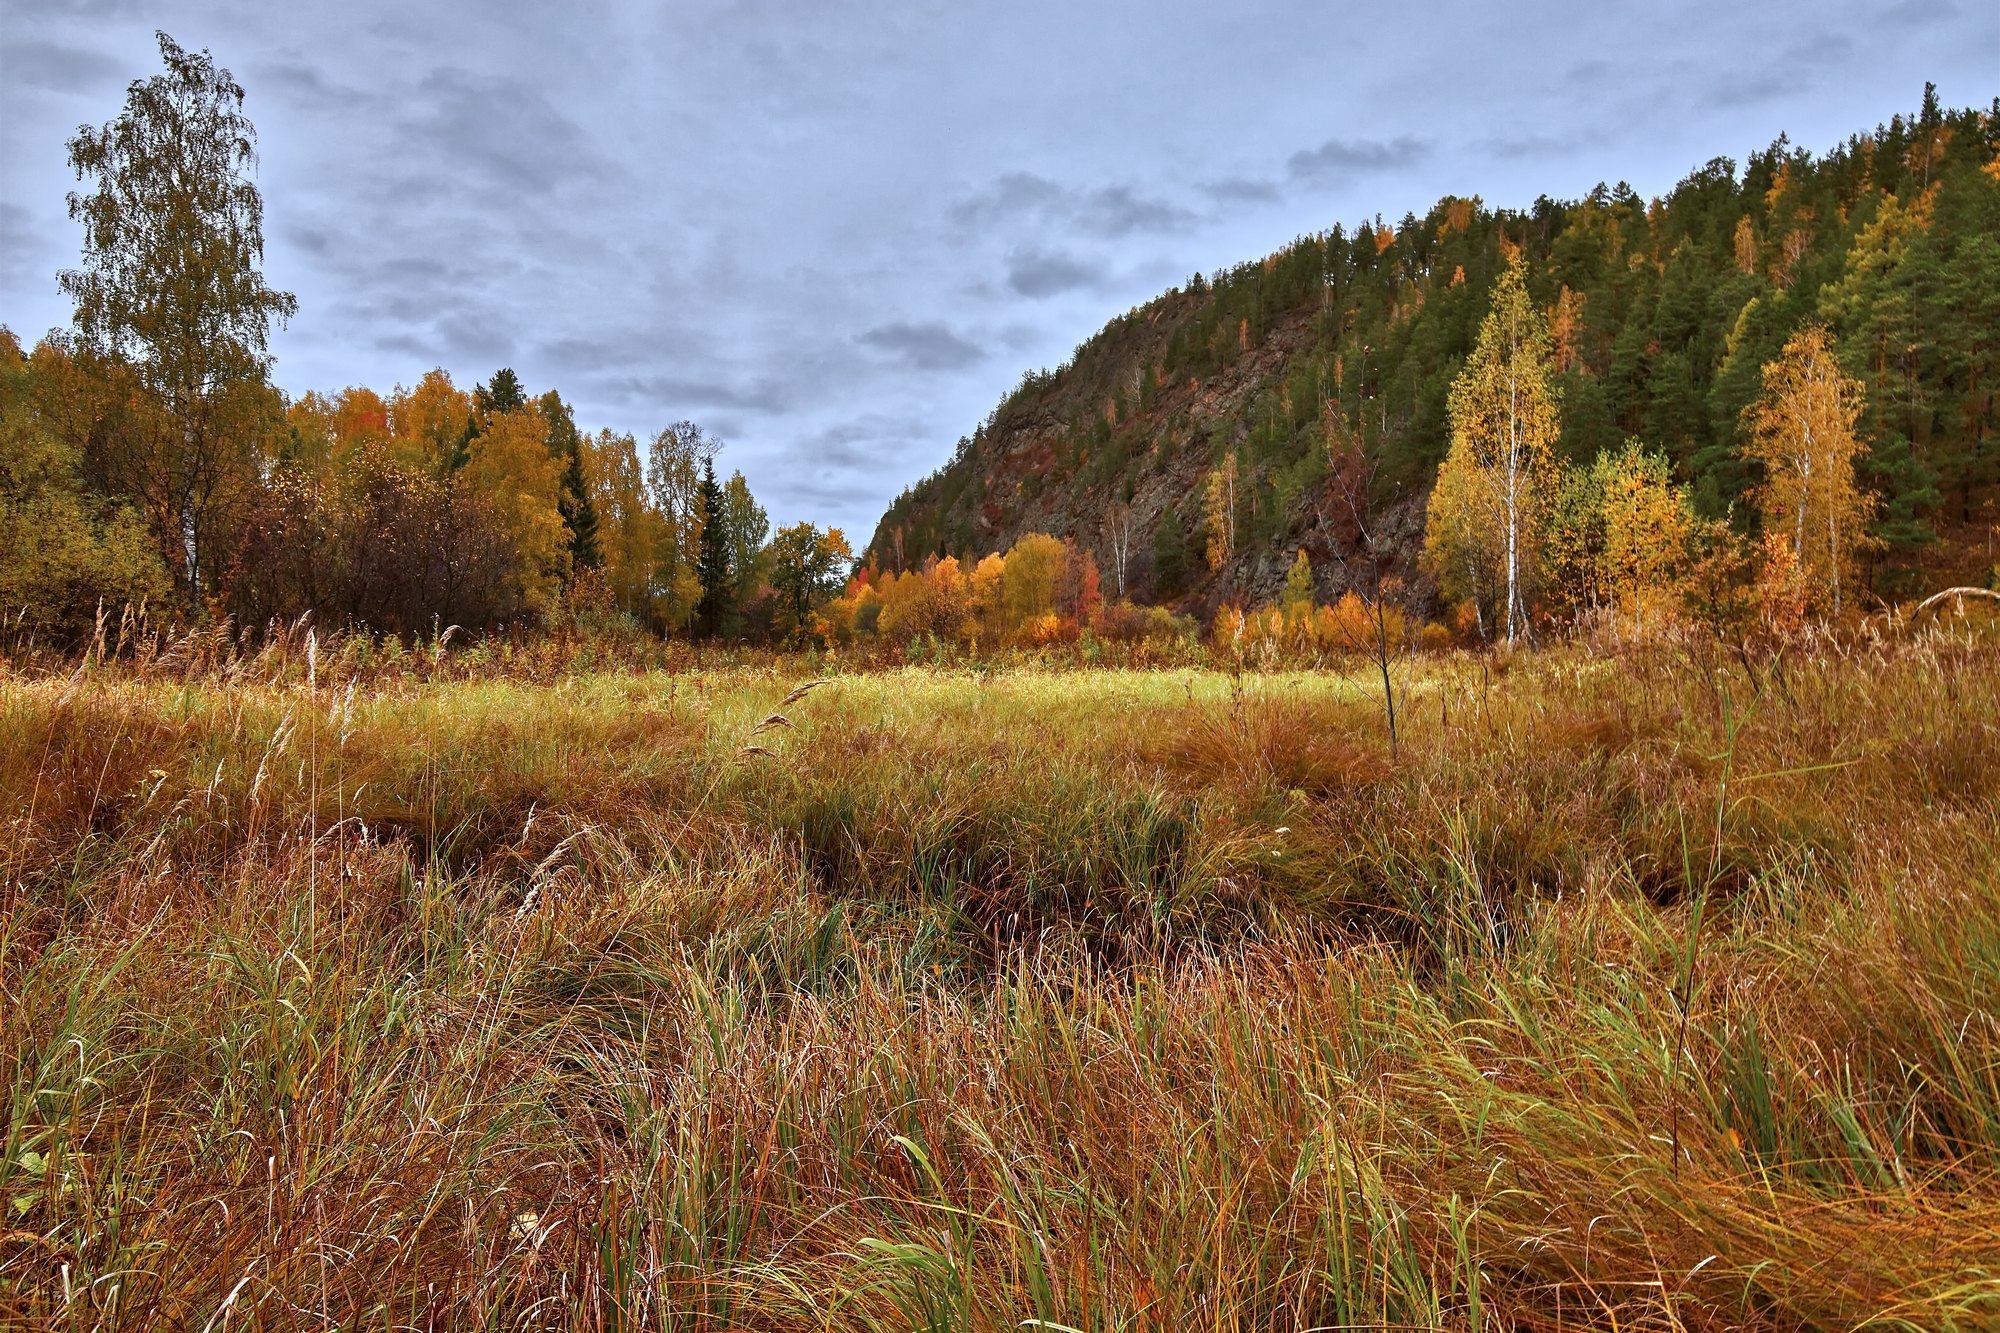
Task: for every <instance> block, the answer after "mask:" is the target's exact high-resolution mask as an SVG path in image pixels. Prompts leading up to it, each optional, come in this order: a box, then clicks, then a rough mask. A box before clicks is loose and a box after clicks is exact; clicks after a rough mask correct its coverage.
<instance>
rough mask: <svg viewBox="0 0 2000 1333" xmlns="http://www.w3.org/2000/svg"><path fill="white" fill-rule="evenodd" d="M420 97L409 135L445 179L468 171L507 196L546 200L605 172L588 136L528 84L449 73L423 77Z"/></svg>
mask: <svg viewBox="0 0 2000 1333" xmlns="http://www.w3.org/2000/svg"><path fill="white" fill-rule="evenodd" d="M417 94H418V103H419V106H420V107H421V109H420V110H419V111H418V112H417V113H416V114H415V115H414V116H413V117H412V118H411V120H410V122H409V131H410V133H411V134H412V136H414V138H415V140H416V143H417V144H419V145H421V146H422V147H423V148H426V149H428V150H429V152H430V154H431V155H433V156H434V157H435V158H436V159H437V162H436V167H437V170H438V172H439V173H441V175H442V177H443V179H446V180H450V179H452V178H454V177H457V176H461V175H462V174H463V173H466V172H468V171H470V172H476V173H478V174H479V175H481V176H483V177H484V179H485V181H486V182H487V183H489V184H492V185H498V186H501V187H503V188H505V189H507V190H509V191H516V190H518V191H525V192H527V193H528V194H530V195H546V194H549V193H551V192H553V191H554V190H556V189H557V188H558V187H559V186H562V185H564V184H566V183H569V182H573V181H576V180H579V179H588V178H591V177H596V176H600V175H602V174H604V172H605V168H606V164H605V162H604V160H603V159H602V158H601V157H600V156H599V154H598V152H597V150H596V149H595V147H594V146H593V145H592V143H591V140H590V137H589V136H588V135H586V134H585V133H584V132H583V130H582V128H581V127H580V126H578V125H577V123H576V122H575V121H573V120H571V119H570V118H569V117H567V116H565V115H563V114H562V112H560V111H558V110H556V108H555V105H554V104H553V103H551V102H550V101H549V99H548V97H547V95H546V94H544V93H543V92H541V91H540V90H539V89H537V88H535V87H534V86H533V85H532V84H530V83H528V82H526V81H525V80H521V79H508V78H501V77H495V76H493V75H487V74H480V73H475V72H474V71H472V70H466V69H456V68H452V67H449V66H446V67H443V68H439V69H434V70H432V71H431V72H430V73H429V74H428V75H426V76H425V77H424V79H423V80H422V82H420V83H419V84H418V86H417Z"/></svg>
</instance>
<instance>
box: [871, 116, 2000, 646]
mask: <svg viewBox="0 0 2000 1333" xmlns="http://www.w3.org/2000/svg"><path fill="white" fill-rule="evenodd" d="M1996 136H2000V101H1996V103H1995V105H1994V107H1993V108H1990V109H1985V110H1967V111H1958V112H1949V113H1946V112H1942V111H1940V110H1939V109H1938V108H1937V107H1936V105H1935V103H1934V102H1933V101H1932V100H1931V99H1930V98H1929V97H1928V96H1927V98H1926V105H1925V109H1924V110H1923V111H1921V112H1919V114H1918V115H1917V116H1915V117H1913V118H1908V119H1905V118H1901V117H1898V118H1897V119H1895V120H1893V121H1891V122H1890V123H1889V124H1888V125H1886V126H1881V127H1878V128H1877V129H1876V130H1875V131H1874V132H1873V133H1870V134H1861V135H1856V136H1854V137H1853V138H1851V139H1849V140H1848V141H1847V142H1846V143H1845V144H1843V145H1841V146H1839V147H1838V148H1836V149H1834V150H1833V151H1831V152H1828V153H1826V154H1824V155H1819V156H1815V155H1813V154H1811V153H1809V152H1806V151H1804V150H1801V149H1797V148H1795V147H1793V146H1792V145H1790V144H1789V143H1787V142H1786V141H1785V140H1784V139H1782V138H1781V139H1780V140H1779V141H1778V142H1777V143H1775V144H1773V145H1772V146H1771V147H1770V148H1768V149H1765V150H1763V151H1762V152H1759V153H1755V154H1753V155H1752V156H1751V157H1750V159H1749V161H1748V163H1747V164H1746V165H1745V166H1744V167H1743V168H1742V169H1741V170H1740V171H1739V170H1738V168H1737V164H1736V163H1734V162H1733V161H1731V160H1730V159H1727V158H1717V159H1715V160H1713V161H1711V162H1710V163H1709V164H1708V165H1706V166H1705V167H1703V168H1701V169H1700V170H1698V171H1696V172H1694V173H1692V174H1691V175H1690V176H1688V177H1687V179H1685V180H1683V181H1682V182H1680V184H1679V185H1678V186H1676V187H1675V189H1674V190H1673V191H1672V192H1671V193H1670V194H1668V195H1667V196H1666V197H1665V198H1662V199H1656V200H1652V201H1647V200H1643V199H1641V198H1640V197H1639V196H1637V195H1636V194H1634V193H1633V192H1632V191H1631V190H1630V189H1629V188H1627V187H1626V186H1624V185H1622V184H1621V185H1619V186H1617V187H1616V188H1606V187H1603V186H1599V187H1598V188H1597V189H1596V190H1594V191H1592V192H1591V194H1590V195H1588V196H1586V197H1585V198H1583V199H1581V200H1576V201H1570V202H1557V201H1552V200H1549V199H1547V198H1543V199H1539V200H1537V201H1536V202H1535V204H1534V205H1533V206H1532V207H1531V208H1529V209H1527V210H1525V211H1506V210H1499V211H1496V210H1493V209H1489V208H1487V207H1486V206H1485V205H1484V204H1482V203H1481V202H1480V201H1479V200H1477V199H1459V198H1446V199H1443V200H1440V201H1439V202H1438V204H1437V205H1436V206H1435V207H1434V208H1432V209H1431V210H1430V212H1429V213H1428V214H1426V215H1425V216H1424V217H1422V218H1418V217H1415V216H1405V217H1404V218H1403V219H1402V221H1401V222H1400V223H1398V224H1396V225H1394V226H1390V225H1387V224H1385V223H1384V222H1383V221H1382V220H1381V219H1380V218H1379V217H1378V218H1377V219H1375V220H1374V221H1373V222H1371V223H1368V224H1366V225H1364V226H1361V227H1359V228H1356V229H1354V230H1353V231H1348V230H1346V229H1345V228H1342V227H1335V228H1334V229H1333V230H1331V231H1329V232H1324V233H1318V234H1314V235H1309V236H1303V237H1301V238H1300V239H1298V240H1297V241H1295V242H1294V243H1293V244H1292V245H1290V246H1288V247H1287V248H1285V249H1284V250H1282V251H1280V252H1279V253H1277V254H1275V255H1272V256H1270V257H1268V258H1266V259H1264V260H1262V261H1261V262H1256V263H1249V264H1244V265H1241V266H1239V267H1237V268H1235V269H1232V270H1229V271H1228V272H1226V273H1219V274H1216V275H1213V276H1212V277H1210V278H1203V277H1202V276H1201V275H1196V277H1195V278H1194V279H1192V280H1191V281H1190V282H1189V283H1188V284H1187V286H1186V287H1185V288H1176V289H1173V290H1171V291H1169V292H1167V293H1166V294H1164V295H1162V296H1160V297H1158V298H1157V299H1155V300H1153V301H1151V302H1149V303H1148V304H1146V305H1145V306H1143V307H1141V308H1139V309H1136V310H1133V311H1130V312H1128V313H1127V314H1125V315H1122V316H1120V317H1118V318H1117V319H1114V320H1112V321H1111V322H1110V323H1109V324H1107V325H1106V326H1105V327H1104V329H1103V330H1102V331H1100V332H1099V333H1098V334H1096V335H1095V336H1094V337H1092V338H1091V339H1090V340H1089V341H1088V342H1086V343H1084V344H1083V345H1082V346H1081V347H1079V348H1078V349H1077V351H1076V353H1075V355H1074V356H1073V357H1072V358H1071V360H1070V361H1068V362H1067V363H1065V364H1064V365H1063V366H1061V367H1059V368H1057V369H1056V370H1054V371H1041V372H1030V373H1029V374H1028V375H1027V376H1025V377H1024V378H1023V380H1022V382H1021V384H1020V386H1019V387H1018V388H1017V389H1016V390H1015V391H1014V392H1013V393H1012V394H1010V395H1009V396H1008V397H1007V398H1006V400H1005V401H1003V402H1002V403H1001V404H1000V405H999V406H998V407H997V408H996V409H995V410H994V412H993V413H992V415H991V416H990V417H989V418H988V419H987V420H986V422H984V423H983V424H982V425H981V426H980V427H979V428H978V430H976V431H975V432H974V433H973V434H972V435H971V436H969V437H967V438H965V439H962V440H961V441H960V442H959V448H958V451H957V453H956V454H955V456H954V457H953V459H952V460H951V462H949V463H948V464H947V465H946V466H944V467H943V468H941V469H940V470H939V471H937V472H936V473H933V474H932V475H931V476H929V477H927V478H925V479H923V480H922V481H920V482H918V483H917V484H916V485H914V486H913V487H911V488H910V489H909V490H908V491H906V492H905V493H904V494H903V495H902V496H900V497H899V498H898V499H897V500H896V502H895V503H894V504H893V505H892V506H891V507H890V509H889V510H888V512H887V513H886V514H885V515H884V516H883V518H882V520H881V522H880V524H879V525H878V527H877V529H876V531H875V534H874V537H873V539H872V541H871V542H870V544H869V548H868V552H867V555H868V557H869V558H872V559H873V560H875V561H876V562H878V563H879V564H881V565H883V566H885V567H890V568H898V567H909V566H912V565H915V564H917V563H920V562H921V560H922V559H923V558H924V557H925V556H926V555H928V554H947V553H949V554H956V555H961V556H964V555H978V554H981V553H984V552H986V551H991V550H996V549H997V550H1004V549H1005V548H1006V547H1007V546H1009V545H1010V544H1011V543H1012V542H1013V541H1014V540H1015V539H1017V538H1018V537H1019V536H1021V535H1022V534H1023V533H1026V532H1031V531H1043V532H1049V533H1053V534H1055V535H1058V536H1063V537H1069V538H1073V539H1074V540H1076V541H1077V542H1078V543H1079V544H1082V545H1085V546H1088V547H1090V548H1091V549H1092V550H1094V551H1095V552H1096V553H1097V558H1098V562H1099V565H1100V567H1101V568H1102V569H1103V571H1104V579H1105V586H1106V590H1107V592H1110V593H1113V594H1115V593H1116V592H1117V591H1118V583H1119V560H1118V555H1117V553H1118V548H1119V546H1120V545H1121V543H1120V541H1119V535H1120V534H1121V533H1123V534H1125V535H1126V536H1127V538H1128V540H1127V541H1126V542H1125V543H1123V544H1124V545H1126V546H1127V547H1128V548H1129V554H1128V557H1127V559H1126V560H1125V561H1124V584H1125V591H1126V592H1127V593H1128V594H1130V595H1131V596H1133V597H1136V598H1141V599H1145V600H1153V601H1163V602H1173V603H1178V604H1180V605H1182V606H1184V607H1188V608H1190V609H1196V610H1206V609H1208V608H1211V607H1213V606H1214V605H1216V604H1217V603H1219V602H1221V601H1225V600H1234V599H1244V600H1256V599H1260V598H1264V597H1268V596H1271V595H1272V594H1273V593H1274V592H1275V591H1276V589H1277V588H1278V587H1279V585H1280V584H1281V583H1282V581H1283V578H1284V573H1285V570H1286V568H1287V567H1288V566H1289V565H1290V563H1291V560H1292V558H1293V556H1294V555H1295V553H1296V552H1297V551H1298V550H1300V549H1304V550H1305V551H1307V553H1308V554H1309V556H1311V558H1312V560H1313V563H1314V567H1315V570H1316V573H1317V576H1318V579H1319V582H1320V585H1321V592H1322V593H1323V594H1333V593H1337V592H1338V591H1339V590H1340V587H1341V584H1342V578H1341V573H1340V567H1339V560H1338V557H1339V556H1341V555H1342V554H1345V552H1344V551H1343V549H1342V545H1341V533H1340V531H1339V527H1340V525H1339V524H1337V523H1335V522H1334V521H1333V518H1332V514H1331V513H1330V512H1329V511H1330V505H1329V497H1328V475H1329V466H1328V458H1329V450H1330V449H1332V450H1358V451H1359V453H1360V455H1361V456H1362V457H1364V458H1365V459H1366V460H1367V463H1368V465H1369V468H1370V471H1371V475H1372V476H1373V479H1374V482H1373V492H1374V500H1375V503H1376V504H1377V506H1378V507H1379V512H1380V521H1381V523H1382V524H1383V526H1384V527H1385V528H1386V529H1387V530H1388V531H1389V533H1390V534H1391V537H1392V539H1393V540H1394V541H1395V542H1396V544H1397V549H1398V550H1399V552H1400V553H1401V563H1402V564H1403V565H1404V566H1405V570H1406V573H1409V574H1410V575H1412V576H1415V575H1416V573H1417V571H1416V564H1417V562H1416V553H1417V552H1418V550H1419V549H1420V548H1421V539H1422V529H1423V503H1424V498H1425V496H1426V494H1427V492H1428V488H1429V485H1430V482H1431V479H1432V477H1433V475H1434V473H1435V470H1436V466H1437V463H1438V460H1439V459H1440V458H1441V457H1442V456H1443V454H1444V452H1445V448H1446V444H1447V441H1448V432H1449V423H1448V418H1447V412H1446V399H1447V394H1448V391H1449V387H1450V384H1451V381H1452V379H1453V377H1454V376H1455V375H1456V374H1457V372H1458V370H1459V368H1460V367H1461V365H1462V364H1463V362H1464V359H1465V357H1466V355H1467V354H1468V353H1469V351H1470V350H1471V348H1472V345H1473V342H1474V340H1475V337H1476V335H1477V331H1478V326H1479V321H1480V318H1481V317H1482V316H1483V315H1484V313H1485V311H1486V308H1487V302H1488V296H1489V293H1490V290H1491V287H1492V284H1493V282H1494V280H1495V278H1496V276H1497V275H1498V273H1499V270H1500V268H1501V266H1502V264H1503V263H1504V258H1505V255H1506V253H1507V251H1508V250H1509V249H1510V248H1514V247H1519V248H1520V249H1522V250H1523V251H1524V252H1525V254H1526V256H1527V258H1528V261H1529V268H1530V290H1531V292H1532V293H1533V295H1534V297H1535V299H1536V300H1537V301H1538V302H1539V303H1540V304H1541V305H1542V306H1543V307H1544V308H1545V309H1546V310H1547V312H1548V314H1549V318H1550V324H1551V328H1552V331H1553V333H1554V335H1555V341H1556V350H1557V360H1558V364H1559V369H1560V376H1559V379H1560V390H1561V393H1562V403H1563V436H1562V453H1563V454H1564V456H1565V457H1567V458H1569V459H1571V460H1574V461H1579V462H1587V461H1588V460H1589V459H1591V458H1592V457H1594V456H1595V455H1596V454H1597V453H1598V452H1599V451H1600V450H1602V449H1605V448H1607V447H1611V446H1615V445H1617V444H1618V443H1620V442H1622V441H1623V440H1624V439H1626V438H1628V437H1636V438H1638V439H1640V440H1642V441H1644V442H1645V443H1647V444H1648V445H1651V446H1654V447H1656V448H1659V449H1662V450H1664V451H1665V452H1666V453H1667V454H1668V456H1669V457H1670V458H1671V459H1672V461H1673V464H1674V468H1675V471H1676V474H1677V476H1678V478H1679V479H1680V480H1681V481H1682V482H1684V483H1686V484H1687V485H1688V486H1689V488H1690V490H1691V492H1692V495H1693V497H1694V500H1695V503H1696V505H1697V507H1698V509H1700V510H1701V511H1702V512H1704V513H1707V514H1711V515H1722V514H1726V513H1734V514H1735V515H1736V516H1737V517H1738V518H1739V520H1743V519H1744V517H1745V515H1746V514H1747V511H1748V509H1749V507H1748V506H1745V505H1742V504H1741V503H1739V502H1740V501H1741V500H1742V499H1743V498H1744V496H1745V494H1746V493H1747V492H1748V490H1749V489H1750V488H1751V487H1752V486H1754V485H1755V483H1756V481H1757V477H1756V476H1755V474H1754V472H1753V471H1752V470H1751V469H1750V468H1749V467H1748V466H1747V465H1746V464H1745V463H1744V462H1743V461H1742V460H1741V459H1740V457H1739V455H1738V449H1737V444H1738V440H1737V422H1738V418H1739V415H1740V413H1741V411H1742V409H1743V407H1744V406H1745V405H1746V404H1747V403H1749V402H1750V401H1751V400H1752V398H1753V397H1754V396H1755V395H1756V393H1757V390H1758V387H1759V384H1760V374H1761V368H1762V366H1763V364H1764V363H1765V362H1767V361H1769V360H1771V359H1772V358H1773V357H1774V356H1775V355H1776V354H1777V352H1778V350H1779V349H1780V348H1781V347H1782V346H1783V344H1784V341H1785V339H1786V338H1787V337H1788V336H1789V335H1790V334H1791V333H1792V332H1793V331H1794V330H1795V329H1797V328H1798V327H1799V326H1800V325H1802V324H1803V323H1805V322H1807V321H1809V320H1823V321H1826V322H1828V323H1829V324H1830V325H1831V326H1832V328H1833V330H1834V332H1835V335H1836V337H1837V339H1838V346H1839V350H1840V353H1841V356H1842V358H1843V360H1844V361H1845V362H1846V363H1847V364H1848V368H1849V370H1850V371H1851V372H1852V373H1854V374H1856V375H1858V376H1860V377H1861V378H1862V379H1863V380H1864V381H1865V382H1866V384H1867V385H1868V391H1869V404H1868V410H1867V413H1866V415H1865V416H1864V419H1863V429H1864V431H1865V437H1866V439H1867V442H1868V445H1869V452H1868V455H1867V458H1866V462H1865V464H1864V472H1865V477H1864V480H1865V481H1866V483H1867V484H1868V485H1869V486H1871V487H1872V488H1874V489H1875V490H1877V491H1878V492H1880V493H1881V495H1882V496H1883V499H1884V503H1883V505H1882V508H1881V516H1880V519H1879V521H1878V523H1877V528H1876V535H1877V537H1878V538H1879V539H1880V549H1879V550H1878V551H1876V552H1875V554H1874V556H1873V558H1872V562H1871V570H1870V580H1871V585H1872V589H1873V591H1874V592H1876V593H1877V594H1878V595H1885V596H1886V595H1894V594H1896V593H1898V592H1902V591H1906V590H1908V589H1909V588H1912V587H1915V586H1918V585H1919V584H1920V583H1925V582H1929V581H1930V579H1931V577H1932V576H1934V575H1939V574H1941V573H1942V572H1943V571H1945V570H1949V571H1950V572H1951V576H1953V577H1962V578H1976V579H1978V580H1979V581H1984V580H1985V579H1986V578H1987V577H1989V576H1990V565H1991V555H1990V550H1989V548H1990V540H1989V537H1990V532H1991V525H1992V524H1993V523H1994V521H1995V519H1996V518H2000V512H1996V505H2000V431H1996V420H1995V407H1996V402H1995V393H1994V386H1995V385H1996V384H2000V347H1996V337H1995V333H1994V330H1995V329H1996V328H2000V241H1996V240H1995V238H1996V237H2000V166H1996V163H1995V155H1996V153H1995V148H1996ZM1231 456H1233V457H1234V459H1235V463H1236V468H1237V473H1238V482H1237V485H1236V488H1235V506H1234V515H1233V517H1234V522H1235V529H1236V535H1237V540H1236V545H1235V549H1234V550H1233V551H1232V552H1231V553H1230V555H1229V556H1228V557H1227V559H1226V560H1224V561H1223V563H1222V564H1221V566H1220V568H1219V569H1214V570H1211V569H1210V568H1209V566H1208V563H1207V561H1206V560H1205V559H1204V558H1203V554H1204V552H1205V549H1206V545H1207V532H1206V524H1207V522H1208V518H1207V516H1206V515H1205V514H1204V507H1205V506H1204V495H1205V490H1206V487H1205V480H1206V478H1207V476H1208V474H1209V472H1210V470H1211V469H1214V468H1218V467H1221V466H1223V465H1224V463H1225V460H1226V459H1228V458H1229V457H1231ZM1411 586H1412V587H1413V588H1414V589H1415V590H1416V595H1417V596H1418V597H1419V598H1420V599H1421V598H1422V597H1424V596H1425V595H1426V593H1425V589H1424V586H1423V584H1422V581H1421V579H1420V578H1416V577H1413V580H1412V585H1411Z"/></svg>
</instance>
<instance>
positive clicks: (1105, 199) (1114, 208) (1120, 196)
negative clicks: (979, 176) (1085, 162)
mask: <svg viewBox="0 0 2000 1333" xmlns="http://www.w3.org/2000/svg"><path fill="white" fill-rule="evenodd" d="M949 215H950V217H951V219H952V220H953V221H954V222H958V223H960V224H961V225H975V224H986V223H995V222H1007V221H1012V220H1017V219H1023V218H1028V219H1035V220H1039V221H1043V222H1051V223H1059V224H1065V225H1067V226H1070V227H1073V228H1076V229H1079V230H1082V231H1087V232H1090V233H1092V234H1094V235H1097V236H1105V237H1119V236H1129V235H1131V234H1133V233H1135V232H1164V231H1175V230H1178V229H1180V228H1182V227H1186V226H1188V225H1189V224H1191V223H1193V222H1194V221H1195V220H1196V219H1195V214H1194V213H1193V212H1192V211H1191V210H1189V209H1186V208H1183V207H1181V206H1180V205H1179V204H1175V203H1170V202H1168V201H1167V200H1164V199H1156V198H1152V197H1149V196H1147V195H1144V194H1141V193H1139V192H1138V191H1137V190H1135V189H1133V188H1132V187H1131V186H1129V185H1106V186H1100V187H1098V188H1096V189H1075V188H1072V187H1070V186H1067V185H1061V184H1058V183H1057V182H1055V181H1052V180H1050V179H1048V178H1047V177H1045V176H1037V175H1035V174H1034V173H1033V172H1028V171H1010V172H1007V173H1006V174H1004V175H1002V176H999V177H997V178H996V179H995V180H994V182H993V184H991V185H990V186H988V187H987V188H986V189H984V190H981V191H979V192H978V193H976V194H973V195H971V196H969V197H967V198H964V199H961V200H959V201H958V202H957V203H955V204H953V205H952V206H951V208H950V210H949Z"/></svg>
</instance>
